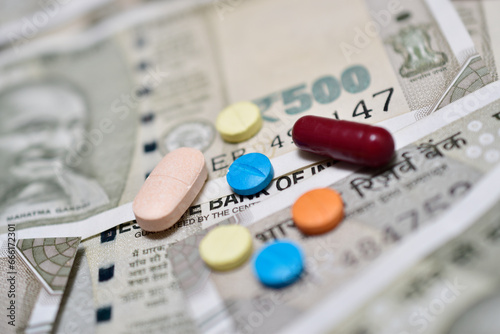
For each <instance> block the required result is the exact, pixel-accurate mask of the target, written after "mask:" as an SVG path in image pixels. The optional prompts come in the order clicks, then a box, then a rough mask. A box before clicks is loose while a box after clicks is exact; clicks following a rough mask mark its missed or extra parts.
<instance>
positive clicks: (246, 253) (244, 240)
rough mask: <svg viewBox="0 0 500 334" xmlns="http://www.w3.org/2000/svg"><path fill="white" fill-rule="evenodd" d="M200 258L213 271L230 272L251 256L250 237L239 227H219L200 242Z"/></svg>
mask: <svg viewBox="0 0 500 334" xmlns="http://www.w3.org/2000/svg"><path fill="white" fill-rule="evenodd" d="M199 251H200V256H201V258H202V259H203V261H205V263H206V264H207V265H208V266H209V267H210V268H212V269H214V270H221V271H222V270H231V269H234V268H237V267H239V266H240V265H242V264H243V263H244V262H245V261H246V260H248V258H249V257H250V255H252V235H251V234H250V232H249V231H248V229H247V228H246V227H243V226H240V225H221V226H218V227H216V228H214V229H213V230H211V231H210V232H209V233H208V234H207V235H206V236H205V237H204V238H203V239H202V240H201V242H200V246H199Z"/></svg>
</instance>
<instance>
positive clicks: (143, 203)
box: [132, 147, 207, 232]
mask: <svg viewBox="0 0 500 334" xmlns="http://www.w3.org/2000/svg"><path fill="white" fill-rule="evenodd" d="M206 179H207V168H206V166H205V157H204V156H203V153H201V152H200V151H198V150H196V149H194V148H189V147H181V148H178V149H176V150H175V151H172V152H170V153H168V154H167V155H166V156H165V157H164V158H163V159H162V160H161V161H160V163H159V164H158V165H157V166H156V167H155V169H154V170H153V171H152V172H151V174H149V177H148V178H147V179H146V181H145V182H144V184H143V186H142V187H141V189H140V190H139V193H138V194H137V196H135V199H134V202H133V203H132V210H133V211H134V214H135V218H136V220H137V223H138V224H139V226H141V227H142V228H143V229H144V230H146V231H151V232H158V231H163V230H166V229H167V228H169V227H171V226H172V225H174V224H175V223H176V222H177V221H178V220H179V219H180V218H181V216H182V215H183V214H184V212H186V210H187V209H188V208H189V205H191V203H192V202H193V200H194V199H195V197H196V196H197V195H198V193H199V192H200V190H201V188H202V187H203V184H204V183H205V180H206Z"/></svg>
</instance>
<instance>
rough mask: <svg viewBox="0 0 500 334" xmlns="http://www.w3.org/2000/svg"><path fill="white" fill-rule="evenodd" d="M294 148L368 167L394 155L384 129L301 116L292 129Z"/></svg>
mask: <svg viewBox="0 0 500 334" xmlns="http://www.w3.org/2000/svg"><path fill="white" fill-rule="evenodd" d="M292 139H293V142H294V143H295V145H296V146H297V147H298V148H300V149H302V150H304V151H308V152H312V153H316V154H320V155H326V156H329V157H332V158H334V159H337V160H342V161H347V162H352V163H355V164H359V165H364V166H369V167H380V166H383V165H385V164H386V163H388V162H389V161H390V160H391V158H392V156H393V155H394V146H395V145H394V139H393V138H392V135H391V134H390V133H389V131H387V130H386V129H384V128H381V127H378V126H373V125H368V124H362V123H357V122H350V121H339V120H335V119H331V118H326V117H319V116H310V115H308V116H303V117H301V118H299V119H298V120H297V121H296V122H295V124H294V125H293V130H292Z"/></svg>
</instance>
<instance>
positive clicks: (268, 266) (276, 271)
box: [254, 241, 304, 288]
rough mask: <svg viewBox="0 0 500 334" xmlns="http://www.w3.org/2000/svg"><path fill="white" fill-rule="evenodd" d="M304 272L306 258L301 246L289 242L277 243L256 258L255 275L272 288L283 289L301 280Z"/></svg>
mask: <svg viewBox="0 0 500 334" xmlns="http://www.w3.org/2000/svg"><path fill="white" fill-rule="evenodd" d="M303 270H304V257H303V255H302V251H301V250H300V248H299V246H297V245H295V244H294V243H291V242H289V241H276V242H274V243H271V244H269V245H267V246H266V247H265V248H264V249H262V250H261V251H260V252H259V254H258V255H257V256H256V258H255V261H254V274H255V275H256V276H257V278H258V279H259V281H260V282H261V283H262V284H264V285H266V286H268V287H271V288H282V287H285V286H287V285H290V284H292V283H293V282H295V281H296V280H298V279H299V278H300V275H301V274H302V271H303Z"/></svg>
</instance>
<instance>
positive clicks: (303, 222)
mask: <svg viewBox="0 0 500 334" xmlns="http://www.w3.org/2000/svg"><path fill="white" fill-rule="evenodd" d="M292 217H293V221H294V222H295V225H296V226H297V227H298V228H299V230H301V231H302V232H303V233H305V234H321V233H325V232H328V231H330V230H331V229H333V228H335V227H336V226H337V225H338V224H339V223H340V222H341V221H342V219H343V218H344V203H343V201H342V197H340V195H339V193H338V192H336V191H335V190H332V189H330V188H321V189H314V190H311V191H308V192H306V193H305V194H303V195H302V196H300V197H299V198H298V199H297V201H295V203H294V204H293V206H292Z"/></svg>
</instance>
